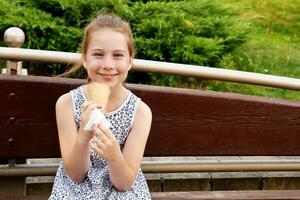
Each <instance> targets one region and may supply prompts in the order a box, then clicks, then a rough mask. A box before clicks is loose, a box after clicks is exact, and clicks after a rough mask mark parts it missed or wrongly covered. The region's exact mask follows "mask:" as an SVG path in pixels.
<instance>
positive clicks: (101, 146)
mask: <svg viewBox="0 0 300 200" xmlns="http://www.w3.org/2000/svg"><path fill="white" fill-rule="evenodd" d="M93 141H94V143H96V145H97V146H98V148H99V149H103V147H104V143H103V142H102V140H101V138H98V137H96V136H94V137H93Z"/></svg>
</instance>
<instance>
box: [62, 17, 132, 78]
mask: <svg viewBox="0 0 300 200" xmlns="http://www.w3.org/2000/svg"><path fill="white" fill-rule="evenodd" d="M106 28H108V29H111V30H114V31H117V32H119V33H122V34H124V35H125V36H126V38H127V45H128V51H129V55H130V56H131V57H132V58H134V53H135V52H134V48H135V47H134V40H133V36H132V32H131V28H130V24H129V23H128V22H127V21H125V20H123V19H121V18H120V17H118V16H116V15H114V14H111V13H105V14H100V15H98V16H97V17H96V18H94V19H93V20H92V21H91V22H90V23H89V24H88V25H87V26H86V27H85V29H84V36H83V40H82V45H81V54H82V56H81V59H80V60H79V61H78V63H76V64H75V65H73V66H72V67H71V68H70V69H69V70H68V71H67V72H65V73H63V74H62V75H61V76H64V77H67V76H71V75H72V74H73V73H74V72H76V71H77V70H79V69H80V68H81V67H82V65H83V64H82V58H84V57H85V56H86V53H87V49H88V45H89V43H90V40H91V34H92V33H93V32H94V31H98V30H101V29H106Z"/></svg>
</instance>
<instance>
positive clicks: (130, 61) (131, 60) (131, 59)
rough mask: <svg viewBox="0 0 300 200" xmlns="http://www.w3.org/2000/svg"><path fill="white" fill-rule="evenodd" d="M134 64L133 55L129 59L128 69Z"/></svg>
mask: <svg viewBox="0 0 300 200" xmlns="http://www.w3.org/2000/svg"><path fill="white" fill-rule="evenodd" d="M132 65H133V57H130V59H129V68H128V71H129V70H131V68H132Z"/></svg>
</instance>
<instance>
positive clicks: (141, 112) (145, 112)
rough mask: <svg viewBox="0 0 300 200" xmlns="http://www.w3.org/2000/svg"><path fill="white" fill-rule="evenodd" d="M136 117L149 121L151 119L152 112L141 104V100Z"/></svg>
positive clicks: (144, 104) (143, 103) (145, 105)
mask: <svg viewBox="0 0 300 200" xmlns="http://www.w3.org/2000/svg"><path fill="white" fill-rule="evenodd" d="M136 115H137V117H142V118H144V119H145V118H148V119H149V120H151V119H152V111H151V109H150V107H149V106H148V105H147V104H146V103H145V102H143V101H142V100H141V101H140V103H139V105H138V108H137V113H136Z"/></svg>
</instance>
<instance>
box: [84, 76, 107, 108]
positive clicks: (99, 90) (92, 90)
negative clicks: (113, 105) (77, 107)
mask: <svg viewBox="0 0 300 200" xmlns="http://www.w3.org/2000/svg"><path fill="white" fill-rule="evenodd" d="M86 95H87V98H88V100H95V101H96V102H97V103H98V104H100V106H101V108H102V110H103V111H105V109H106V105H107V102H108V98H109V95H110V89H109V86H108V85H106V84H104V83H97V82H92V83H89V84H88V85H87V86H86Z"/></svg>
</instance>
